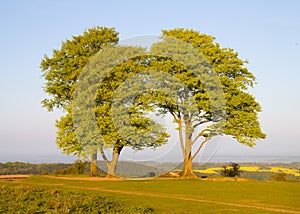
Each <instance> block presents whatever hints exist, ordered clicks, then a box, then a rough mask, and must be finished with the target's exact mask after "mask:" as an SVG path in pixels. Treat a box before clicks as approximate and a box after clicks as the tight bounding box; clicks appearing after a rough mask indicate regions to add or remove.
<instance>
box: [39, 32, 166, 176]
mask: <svg viewBox="0 0 300 214" xmlns="http://www.w3.org/2000/svg"><path fill="white" fill-rule="evenodd" d="M117 42H118V33H117V32H116V31H115V30H114V29H113V28H106V27H95V28H91V29H88V30H87V31H85V32H84V33H83V35H79V36H73V37H72V39H71V40H66V41H65V42H63V43H62V45H61V49H59V50H53V54H52V56H51V57H48V56H47V55H45V56H44V59H43V60H42V62H41V69H42V72H43V77H44V78H45V80H46V84H45V88H44V89H45V91H46V93H47V94H48V95H49V97H48V98H46V99H44V100H43V101H42V104H43V107H45V108H47V109H48V111H53V109H54V108H58V109H62V110H63V112H64V115H63V116H62V117H61V118H60V119H58V120H57V122H56V127H57V136H56V143H57V145H58V147H59V148H61V149H62V151H63V153H66V154H71V153H73V154H75V155H78V156H81V157H89V158H90V159H91V165H90V171H91V174H92V175H97V174H98V171H97V166H96V161H97V154H98V151H99V152H100V154H101V155H102V157H103V159H104V161H105V162H106V165H107V168H108V172H107V173H108V176H114V175H115V169H116V164H117V161H118V158H119V155H120V152H121V150H122V148H123V147H124V146H131V147H132V148H134V149H143V148H145V147H157V146H159V145H161V144H163V143H165V142H166V139H167V136H168V135H167V134H166V133H165V132H164V130H163V129H157V128H156V130H157V132H156V133H157V136H158V137H157V136H152V137H149V138H147V139H145V140H144V141H143V144H136V143H135V142H132V141H131V142H130V141H128V140H127V141H126V140H124V139H123V138H122V136H120V135H118V133H117V131H116V130H115V129H114V128H113V126H112V123H111V115H110V111H109V110H108V108H109V106H110V103H111V99H112V96H111V94H108V93H107V94H105V96H106V97H105V100H103V99H102V98H103V97H102V98H101V96H98V97H97V98H96V100H94V95H93V96H92V99H93V102H94V104H95V105H96V106H99V103H101V104H105V105H102V106H101V107H102V108H100V107H98V108H96V109H94V108H93V107H92V108H90V106H89V105H90V103H86V102H85V101H86V100H90V99H84V98H85V96H86V95H90V94H89V93H87V92H88V91H89V90H91V87H94V88H95V87H97V86H98V85H97V84H94V85H93V84H92V86H90V82H87V83H86V84H81V85H84V86H86V88H84V87H82V86H81V94H80V96H81V97H79V100H77V103H78V102H79V103H82V105H81V106H78V105H76V104H75V103H74V96H76V93H75V92H76V89H78V84H79V83H82V81H80V77H82V72H83V70H84V68H86V66H87V63H88V62H90V61H93V58H94V61H95V60H97V59H99V58H97V57H95V55H96V54H97V53H99V51H100V50H103V49H105V48H106V47H108V46H110V45H112V46H113V45H115V44H117ZM143 51H144V49H141V48H133V47H125V48H124V49H123V52H121V56H122V57H123V58H124V59H126V56H131V55H132V54H134V53H136V54H142V53H143ZM115 54H117V52H115ZM124 54H125V55H124ZM107 56H108V55H107ZM111 57H113V55H110V56H109V58H108V59H107V60H108V61H107V64H109V62H111V61H112V59H113V58H111ZM116 57H119V56H116ZM100 58H101V57H100ZM104 58H105V57H104ZM101 59H103V56H102V58H101ZM91 64H92V63H91ZM100 71H101V68H100ZM97 72H99V69H94V70H93V69H92V71H91V72H89V73H88V75H90V76H89V77H88V79H86V81H93V80H95V76H94V75H98V73H97ZM119 75H122V74H121V73H120V74H119ZM100 91H101V90H100ZM102 94H103V93H102ZM77 97H78V96H77ZM108 98H110V99H108ZM97 103H98V104H97ZM80 107H81V109H80V110H78V108H80ZM74 109H75V110H76V111H75V110H74ZM91 109H92V111H93V115H92V117H91V115H89V112H88V111H89V110H91ZM131 114H132V117H133V118H135V121H133V122H132V123H131V124H132V126H134V127H136V129H140V130H141V129H144V130H147V129H149V127H150V126H149V125H150V124H149V125H147V124H148V122H149V121H150V119H149V118H145V117H142V118H139V117H140V113H138V112H134V111H132V112H131ZM74 116H75V118H74ZM86 116H88V117H86ZM95 117H96V121H97V127H96V128H95V127H88V126H89V125H90V121H89V120H95ZM76 123H77V124H76ZM141 124H143V125H141ZM153 127H158V125H157V124H153V123H152V124H151V128H153ZM98 132H99V133H100V136H101V139H100V138H98V139H97V138H95V136H99V135H97V134H96V135H95V133H98ZM103 139H104V141H103ZM106 148H112V159H111V160H108V158H107V157H106V156H105V154H104V151H103V150H104V149H106Z"/></svg>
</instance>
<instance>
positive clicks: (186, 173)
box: [182, 118, 197, 178]
mask: <svg viewBox="0 0 300 214" xmlns="http://www.w3.org/2000/svg"><path fill="white" fill-rule="evenodd" d="M185 121H186V122H185V147H184V161H183V170H182V177H184V178H195V177H197V176H196V175H195V174H194V172H193V157H192V146H193V143H192V135H193V127H192V123H191V122H190V118H189V119H185Z"/></svg>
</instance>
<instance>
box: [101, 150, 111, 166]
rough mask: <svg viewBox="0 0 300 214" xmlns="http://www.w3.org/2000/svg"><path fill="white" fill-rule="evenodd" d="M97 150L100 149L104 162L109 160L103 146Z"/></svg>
mask: <svg viewBox="0 0 300 214" xmlns="http://www.w3.org/2000/svg"><path fill="white" fill-rule="evenodd" d="M99 150H100V154H101V156H102V158H103V160H104V161H105V163H109V162H110V161H109V160H108V159H107V157H106V155H105V153H104V151H103V148H102V147H101V148H100V149H99Z"/></svg>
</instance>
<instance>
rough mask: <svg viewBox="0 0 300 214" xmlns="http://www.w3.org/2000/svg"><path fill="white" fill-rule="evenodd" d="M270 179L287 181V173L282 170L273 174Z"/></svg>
mask: <svg viewBox="0 0 300 214" xmlns="http://www.w3.org/2000/svg"><path fill="white" fill-rule="evenodd" d="M270 180H271V181H279V182H284V181H286V174H285V173H284V172H282V171H281V172H278V173H275V174H273V175H271V177H270Z"/></svg>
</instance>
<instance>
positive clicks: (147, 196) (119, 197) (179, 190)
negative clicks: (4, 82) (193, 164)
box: [0, 176, 300, 213]
mask: <svg viewBox="0 0 300 214" xmlns="http://www.w3.org/2000/svg"><path fill="white" fill-rule="evenodd" d="M3 182H4V181H0V184H1V183H3ZM4 183H5V182H4ZM6 183H7V182H6ZM14 183H17V184H20V185H24V184H26V185H31V186H42V187H43V188H50V189H64V190H72V191H78V192H85V193H89V192H93V193H94V192H97V193H99V194H100V195H101V196H109V197H110V198H113V199H115V200H116V201H125V203H128V204H130V205H138V206H145V207H152V208H154V211H155V212H156V213H279V212H280V211H282V212H283V213H300V203H299V201H300V184H299V183H296V182H295V183H293V182H286V183H273V182H258V181H253V182H252V181H251V182H231V181H227V182H218V181H202V180H181V179H174V180H171V179H161V180H142V181H141V180H140V181H134V180H122V181H107V180H103V181H78V180H77V181H76V180H61V179H55V178H46V177H41V176H34V177H31V178H29V179H26V180H23V181H17V182H14Z"/></svg>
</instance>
